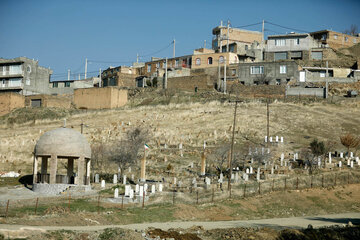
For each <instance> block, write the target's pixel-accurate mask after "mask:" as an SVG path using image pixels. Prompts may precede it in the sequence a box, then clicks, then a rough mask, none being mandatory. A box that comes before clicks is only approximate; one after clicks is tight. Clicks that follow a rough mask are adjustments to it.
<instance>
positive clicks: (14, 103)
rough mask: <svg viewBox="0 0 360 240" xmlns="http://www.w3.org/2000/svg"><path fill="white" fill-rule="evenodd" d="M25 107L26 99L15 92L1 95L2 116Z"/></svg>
mask: <svg viewBox="0 0 360 240" xmlns="http://www.w3.org/2000/svg"><path fill="white" fill-rule="evenodd" d="M23 107H25V97H24V96H22V95H20V94H18V93H13V92H5V93H0V116H2V115H5V114H8V113H10V112H11V111H12V110H14V109H16V108H23Z"/></svg>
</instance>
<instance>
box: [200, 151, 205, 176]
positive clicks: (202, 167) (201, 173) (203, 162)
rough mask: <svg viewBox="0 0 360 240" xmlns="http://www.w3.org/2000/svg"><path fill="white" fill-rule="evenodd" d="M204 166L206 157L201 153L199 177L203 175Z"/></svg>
mask: <svg viewBox="0 0 360 240" xmlns="http://www.w3.org/2000/svg"><path fill="white" fill-rule="evenodd" d="M205 166H206V156H205V152H202V154H201V172H200V175H202V176H203V175H205Z"/></svg>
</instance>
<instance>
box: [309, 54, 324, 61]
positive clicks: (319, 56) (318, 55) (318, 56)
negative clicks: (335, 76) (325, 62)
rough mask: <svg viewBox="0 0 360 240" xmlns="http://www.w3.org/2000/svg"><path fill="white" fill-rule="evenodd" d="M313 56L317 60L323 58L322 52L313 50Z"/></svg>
mask: <svg viewBox="0 0 360 240" xmlns="http://www.w3.org/2000/svg"><path fill="white" fill-rule="evenodd" d="M311 58H312V59H315V60H322V52H311Z"/></svg>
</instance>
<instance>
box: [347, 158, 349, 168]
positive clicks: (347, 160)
mask: <svg viewBox="0 0 360 240" xmlns="http://www.w3.org/2000/svg"><path fill="white" fill-rule="evenodd" d="M347 165H348V166H350V158H348V160H347Z"/></svg>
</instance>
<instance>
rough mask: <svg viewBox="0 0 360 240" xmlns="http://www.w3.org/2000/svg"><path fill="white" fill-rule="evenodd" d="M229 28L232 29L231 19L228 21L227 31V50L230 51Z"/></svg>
mask: <svg viewBox="0 0 360 240" xmlns="http://www.w3.org/2000/svg"><path fill="white" fill-rule="evenodd" d="M229 29H230V21H229V20H228V21H227V31H226V40H227V42H226V52H229Z"/></svg>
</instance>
